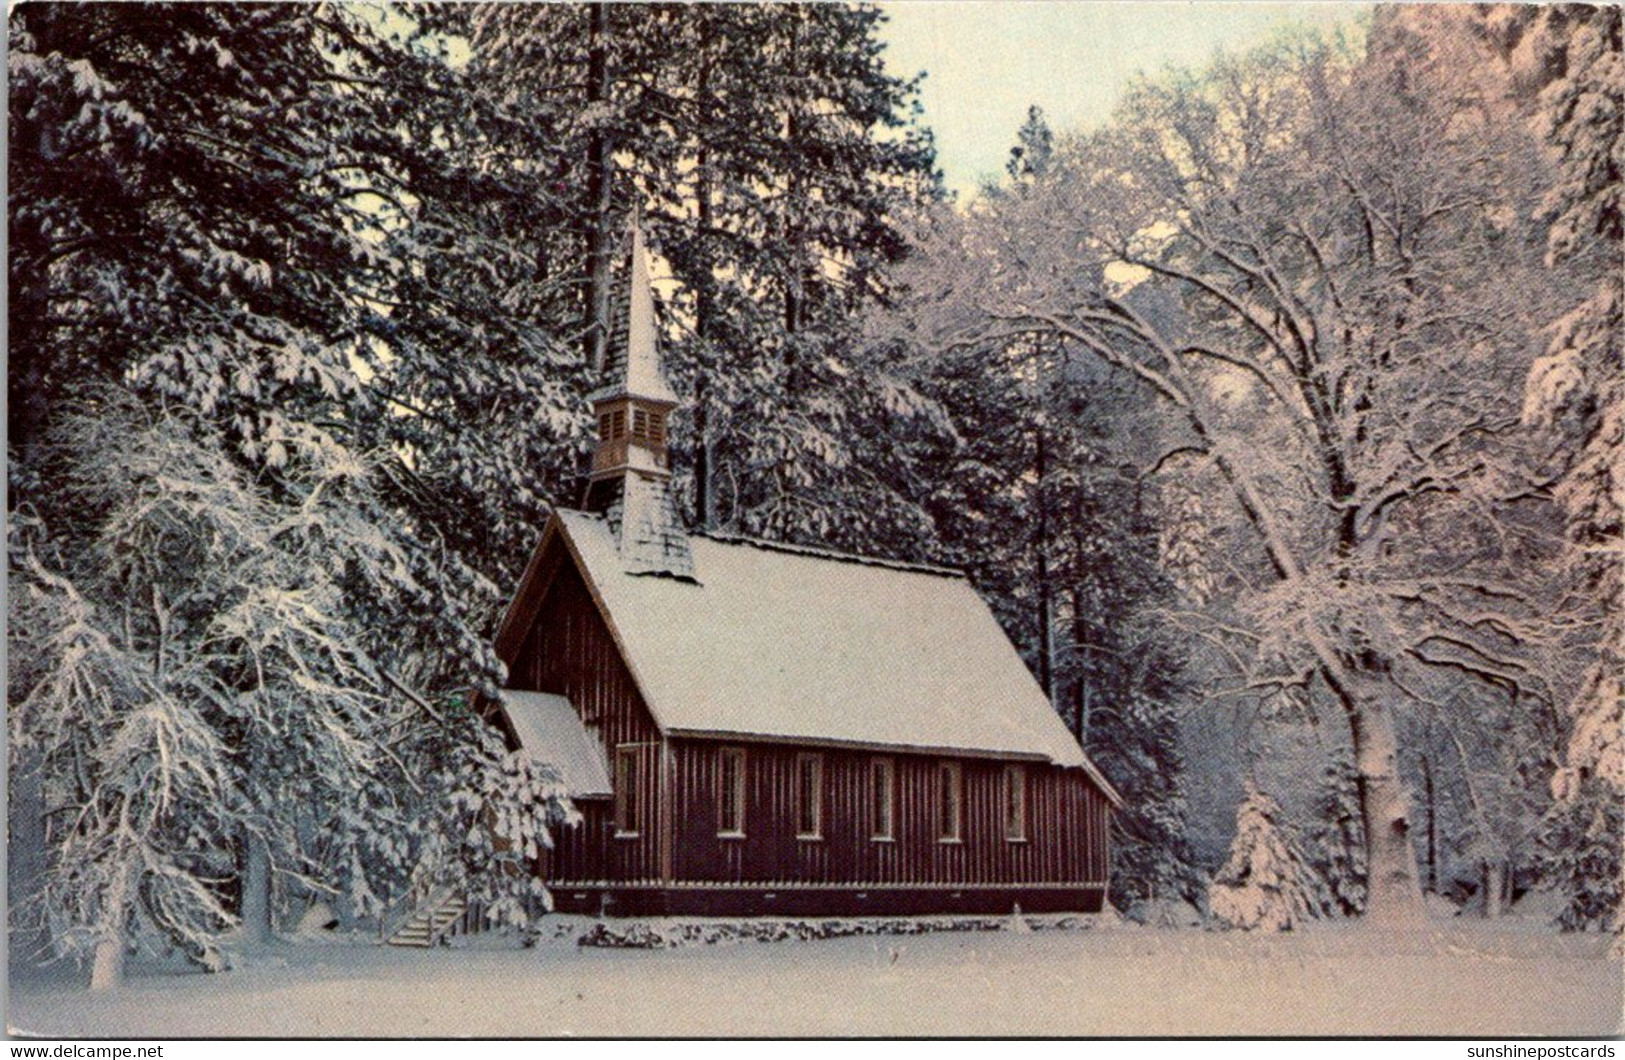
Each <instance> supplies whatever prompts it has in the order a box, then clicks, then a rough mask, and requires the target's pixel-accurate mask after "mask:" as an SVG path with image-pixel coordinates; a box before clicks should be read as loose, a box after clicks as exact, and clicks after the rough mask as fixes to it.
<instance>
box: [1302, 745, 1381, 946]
mask: <svg viewBox="0 0 1625 1060" xmlns="http://www.w3.org/2000/svg"><path fill="white" fill-rule="evenodd" d="M1310 816H1311V819H1312V821H1313V825H1312V827H1311V830H1310V834H1309V838H1308V843H1307V844H1306V846H1307V851H1306V853H1307V854H1308V856H1309V859H1310V863H1311V865H1312V866H1313V867H1314V871H1315V874H1316V875H1317V876H1318V877H1320V879H1321V880H1322V881H1323V882H1324V883H1325V884H1326V889H1327V893H1328V895H1329V897H1330V899H1331V902H1332V906H1331V908H1332V911H1334V912H1336V913H1337V914H1338V915H1340V916H1359V915H1360V913H1361V912H1363V911H1364V909H1365V877H1366V864H1365V836H1364V834H1363V832H1362V829H1361V828H1360V794H1359V790H1358V778H1357V777H1356V776H1355V773H1354V766H1353V764H1352V763H1350V762H1348V761H1347V760H1345V759H1341V758H1339V759H1337V760H1335V761H1334V762H1333V763H1332V764H1331V765H1329V766H1327V767H1326V771H1325V773H1324V774H1323V775H1322V777H1321V781H1320V790H1319V792H1318V793H1317V795H1316V798H1315V801H1314V804H1313V806H1312V807H1311V809H1310Z"/></svg>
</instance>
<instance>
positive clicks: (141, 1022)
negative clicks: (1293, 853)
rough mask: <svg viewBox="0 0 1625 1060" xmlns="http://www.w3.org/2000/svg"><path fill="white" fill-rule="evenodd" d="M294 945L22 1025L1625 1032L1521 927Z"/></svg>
mask: <svg viewBox="0 0 1625 1060" xmlns="http://www.w3.org/2000/svg"><path fill="white" fill-rule="evenodd" d="M477 941H478V942H479V944H477V945H471V946H468V947H466V948H462V949H448V948H436V949H431V950H405V949H394V948H388V947H378V946H370V945H353V946H346V945H335V944H327V945H321V944H313V943H300V944H292V943H290V944H288V945H286V946H285V947H283V948H282V949H281V950H280V951H279V952H277V953H275V954H273V955H268V956H262V957H260V958H258V959H256V960H255V961H252V962H250V963H249V964H248V966H247V967H244V968H240V969H238V970H236V971H232V972H229V973H226V974H222V975H201V974H187V975H167V976H162V975H151V976H144V977H142V976H138V977H135V978H132V979H131V980H130V981H129V982H128V983H127V984H126V985H125V986H123V987H122V988H120V989H119V990H117V991H116V992H114V993H113V994H111V995H109V996H97V997H92V996H90V995H88V994H87V993H85V992H84V991H83V990H81V989H78V988H75V987H71V986H66V985H64V984H62V983H61V982H60V981H58V982H55V983H52V982H49V981H45V980H34V981H30V980H26V979H23V980H20V981H19V980H17V979H14V980H13V983H12V994H11V1012H10V1014H9V1017H10V1018H9V1023H10V1026H11V1028H12V1029H13V1032H14V1033H23V1034H38V1035H47V1036H63V1037H93V1036H113V1037H143V1036H152V1037H171V1036H182V1035H194V1036H203V1037H226V1036H232V1035H300V1036H337V1035H358V1036H365V1037H400V1036H442V1035H445V1036H503V1037H511V1036H516V1037H530V1036H606V1035H609V1036H613V1035H651V1034H652V1035H672V1034H684V1035H702V1036H707V1035H892V1034H905V1035H952V1036H960V1035H1023V1034H1046V1035H1129V1036H1151V1035H1199V1034H1202V1035H1211V1034H1265V1035H1271V1034H1276V1035H1292V1036H1300V1035H1333V1034H1353V1035H1376V1034H1383V1035H1401V1036H1416V1035H1444V1036H1474V1037H1497V1038H1499V1037H1510V1036H1517V1035H1536V1034H1539V1035H1559V1036H1598V1035H1608V1034H1617V1033H1619V1031H1620V1029H1621V1006H1622V997H1625V979H1622V972H1621V964H1620V961H1619V959H1618V957H1617V956H1613V957H1610V956H1609V954H1608V948H1609V947H1608V943H1607V940H1605V939H1601V938H1598V937H1596V936H1556V935H1552V934H1548V933H1537V932H1532V931H1529V930H1527V929H1526V928H1525V929H1520V927H1519V926H1518V925H1516V924H1507V925H1506V926H1504V927H1502V926H1496V925H1490V924H1464V923H1462V924H1451V925H1437V926H1435V927H1434V928H1432V929H1431V930H1429V931H1427V932H1422V933H1417V934H1414V935H1405V936H1400V935H1384V934H1379V933H1375V932H1366V931H1363V930H1361V929H1359V928H1351V927H1339V928H1318V929H1311V930H1308V931H1305V932H1301V933H1295V934H1285V935H1247V934H1237V933H1212V932H1201V931H1189V930H1186V931H1175V930H1156V929H1149V928H1122V929H1118V930H1107V931H1064V930H1050V931H1036V932H1030V933H1029V932H1018V931H998V932H956V933H944V934H933V935H910V936H857V937H847V938H836V939H822V940H816V941H804V942H774V943H755V942H739V943H734V944H729V945H716V946H696V947H690V948H683V949H673V950H615V949H593V948H584V947H577V946H576V945H574V943H573V938H572V935H571V932H569V931H566V932H565V933H564V937H562V938H558V939H550V940H548V941H544V942H543V943H542V944H541V945H539V946H538V947H537V948H535V949H531V950H524V949H517V948H511V949H501V948H494V947H493V946H492V944H491V942H490V941H489V940H484V939H482V940H477Z"/></svg>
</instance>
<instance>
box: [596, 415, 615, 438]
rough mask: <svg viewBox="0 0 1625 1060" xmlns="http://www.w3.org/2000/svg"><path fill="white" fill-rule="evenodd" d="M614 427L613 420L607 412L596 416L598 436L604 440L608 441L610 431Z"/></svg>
mask: <svg viewBox="0 0 1625 1060" xmlns="http://www.w3.org/2000/svg"><path fill="white" fill-rule="evenodd" d="M614 428H615V420H614V417H613V416H611V415H610V414H609V413H607V412H606V413H604V414H603V415H601V416H599V417H598V437H600V438H602V439H603V440H604V441H606V442H607V441H609V439H610V431H612V430H614Z"/></svg>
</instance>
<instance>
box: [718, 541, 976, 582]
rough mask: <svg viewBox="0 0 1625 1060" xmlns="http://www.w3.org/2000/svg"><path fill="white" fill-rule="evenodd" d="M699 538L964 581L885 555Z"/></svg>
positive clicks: (956, 573)
mask: <svg viewBox="0 0 1625 1060" xmlns="http://www.w3.org/2000/svg"><path fill="white" fill-rule="evenodd" d="M693 536H695V537H704V538H708V539H710V540H712V541H716V542H719V543H721V544H725V545H749V546H750V547H751V548H759V549H761V550H763V551H764V552H787V553H789V554H791V555H795V556H810V557H812V558H814V559H833V560H838V561H840V562H842V563H860V564H862V565H863V566H866V567H883V568H885V569H887V570H897V571H906V572H908V573H911V574H935V575H937V576H938V577H942V578H963V577H965V572H964V571H961V570H955V569H953V568H952V567H939V566H936V565H935V564H931V563H913V562H910V561H908V560H901V559H885V558H883V557H881V556H864V555H860V554H858V553H856V552H840V551H837V550H835V549H832V548H819V547H818V546H816V545H792V544H790V543H788V542H785V541H769V540H768V539H766V538H762V537H751V536H750V535H748V534H735V533H730V532H728V531H725V530H696V531H694V532H693Z"/></svg>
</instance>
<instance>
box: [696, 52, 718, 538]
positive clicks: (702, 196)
mask: <svg viewBox="0 0 1625 1060" xmlns="http://www.w3.org/2000/svg"><path fill="white" fill-rule="evenodd" d="M709 80H710V68H709V66H707V67H705V68H704V69H702V70H701V71H700V81H699V90H698V93H697V94H698V95H699V97H700V99H702V100H704V99H706V98H707V94H708V89H709V85H708V82H709ZM695 171H696V173H697V176H696V184H697V190H696V192H695V196H696V198H697V199H698V200H699V203H698V223H699V230H700V235H701V238H702V239H703V240H709V239H710V236H711V167H710V153H709V152H708V151H706V150H704V149H703V148H702V149H701V150H700V152H699V156H698V158H697V160H696V163H695ZM702 245H703V244H702ZM710 271H711V270H710V265H709V261H707V266H706V273H707V275H705V276H704V277H703V278H702V279H701V280H700V283H699V285H698V287H697V289H696V290H695V293H694V337H695V340H696V342H695V345H696V346H697V348H698V351H699V356H697V357H696V358H695V364H694V521H695V522H696V523H697V524H698V527H697V528H698V529H700V530H709V529H710V528H711V520H712V516H713V514H714V513H713V505H712V503H711V475H712V472H711V410H710V408H709V407H708V405H709V402H710V386H709V384H708V382H707V380H706V373H707V372H709V371H710V370H711V365H710V360H711V314H712V312H713V310H712V308H711V284H712V282H713V277H712V276H711V275H710Z"/></svg>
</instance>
